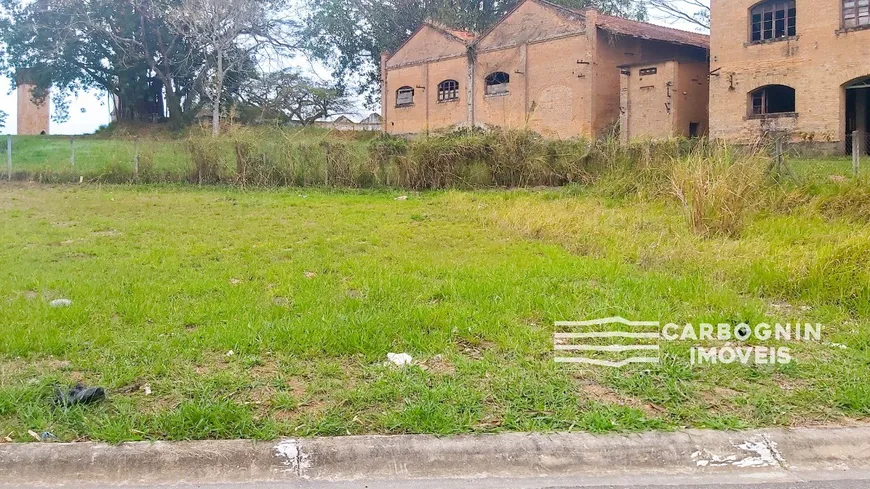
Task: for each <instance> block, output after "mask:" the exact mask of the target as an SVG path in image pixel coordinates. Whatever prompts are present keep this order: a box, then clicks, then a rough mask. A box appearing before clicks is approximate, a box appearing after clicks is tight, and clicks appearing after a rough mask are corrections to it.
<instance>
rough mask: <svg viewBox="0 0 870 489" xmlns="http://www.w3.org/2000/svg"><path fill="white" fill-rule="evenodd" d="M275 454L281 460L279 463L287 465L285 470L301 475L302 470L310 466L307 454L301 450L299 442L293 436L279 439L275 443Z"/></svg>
mask: <svg viewBox="0 0 870 489" xmlns="http://www.w3.org/2000/svg"><path fill="white" fill-rule="evenodd" d="M275 456H276V457H277V458H278V459H279V460H280V461H281V465H283V466H285V467H287V469H286V470H287V471H288V472H290V471H292V472H296V473H297V474H299V475H302V471H303V470H305V469H307V468H309V467H311V461H310V460H309V457H308V454H307V453H304V452H302V449H301V448H300V447H299V442H298V441H297V440H295V439H293V438H290V439H287V440H281V442H280V443H278V444H277V445H275Z"/></svg>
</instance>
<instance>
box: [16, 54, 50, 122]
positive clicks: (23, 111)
mask: <svg viewBox="0 0 870 489" xmlns="http://www.w3.org/2000/svg"><path fill="white" fill-rule="evenodd" d="M15 84H16V86H17V88H18V134H20V135H23V136H26V135H39V134H48V133H49V124H50V122H51V110H50V106H51V102H50V96H49V94H48V93H46V95H45V97H44V99H42V100H36V101H34V93H33V92H34V89H35V88H36V84H35V83H34V81H33V80H32V78H31V77H30V73H29V72H28V71H27V70H20V71H19V73H18V76H17V78H16V83H15Z"/></svg>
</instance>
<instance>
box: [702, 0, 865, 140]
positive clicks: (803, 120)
mask: <svg viewBox="0 0 870 489" xmlns="http://www.w3.org/2000/svg"><path fill="white" fill-rule="evenodd" d="M711 3H712V11H711V33H712V36H711V52H710V58H711V59H710V67H711V70H712V71H711V73H712V76H711V77H710V128H711V129H710V135H711V137H713V138H721V139H726V140H729V141H734V142H752V141H753V140H756V139H758V138H760V137H764V136H768V135H770V134H772V133H775V134H781V135H784V136H785V137H787V138H789V139H790V140H791V141H792V142H793V143H794V144H798V145H805V146H807V147H808V148H813V149H815V150H819V151H822V152H825V153H835V152H843V151H851V146H852V133H853V131H858V133H859V136H858V137H859V140H866V134H867V128H868V125H870V110H868V108H870V105H868V104H870V95H868V94H870V0H770V1H763V2H760V3H759V2H758V1H757V0H713V1H712V2H711ZM866 146H867V145H865V146H863V147H866Z"/></svg>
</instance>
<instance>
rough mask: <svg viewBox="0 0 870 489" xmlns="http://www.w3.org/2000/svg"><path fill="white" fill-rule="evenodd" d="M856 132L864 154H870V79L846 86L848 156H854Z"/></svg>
mask: <svg viewBox="0 0 870 489" xmlns="http://www.w3.org/2000/svg"><path fill="white" fill-rule="evenodd" d="M855 131H857V132H858V137H859V138H860V140H861V149H862V152H863V153H865V154H870V136H868V135H870V78H866V79H863V80H858V81H856V82H854V83H851V84H849V85H847V86H846V153H847V154H852V147H853V145H854V144H855V141H854V133H855Z"/></svg>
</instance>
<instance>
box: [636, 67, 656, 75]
mask: <svg viewBox="0 0 870 489" xmlns="http://www.w3.org/2000/svg"><path fill="white" fill-rule="evenodd" d="M658 72H659V69H658V68H644V69H642V70H640V76H649V75H655V74H656V73H658Z"/></svg>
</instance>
